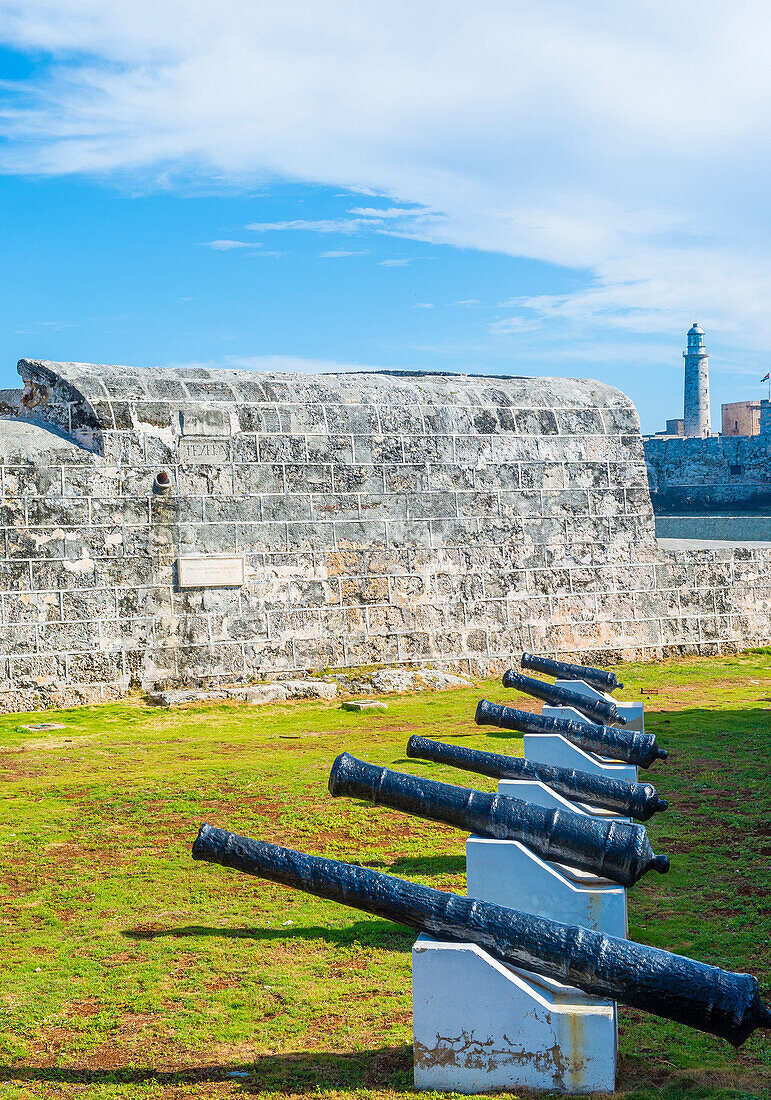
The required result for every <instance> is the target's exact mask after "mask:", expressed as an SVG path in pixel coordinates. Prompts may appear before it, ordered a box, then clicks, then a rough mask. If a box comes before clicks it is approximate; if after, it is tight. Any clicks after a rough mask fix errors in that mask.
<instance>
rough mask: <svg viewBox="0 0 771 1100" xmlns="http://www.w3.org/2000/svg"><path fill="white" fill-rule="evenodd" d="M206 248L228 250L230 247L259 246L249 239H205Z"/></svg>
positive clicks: (220, 250)
mask: <svg viewBox="0 0 771 1100" xmlns="http://www.w3.org/2000/svg"><path fill="white" fill-rule="evenodd" d="M205 244H206V247H207V248H213V249H214V251H215V252H229V251H230V250H231V249H232V248H260V247H261V246H260V245H259V244H256V243H252V244H250V243H249V241H206V242H205Z"/></svg>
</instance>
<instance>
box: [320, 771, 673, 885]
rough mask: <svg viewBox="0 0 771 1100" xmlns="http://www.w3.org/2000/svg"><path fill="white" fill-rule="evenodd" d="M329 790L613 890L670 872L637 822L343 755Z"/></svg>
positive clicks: (330, 782)
mask: <svg viewBox="0 0 771 1100" xmlns="http://www.w3.org/2000/svg"><path fill="white" fill-rule="evenodd" d="M329 793H330V794H331V795H334V796H337V795H348V796H349V797H350V798H363V799H366V801H368V802H377V803H380V804H381V805H383V806H390V807H391V808H392V809H394V810H403V811H404V812H405V813H409V814H414V815H415V816H416V817H425V818H428V819H429V820H430V821H442V822H444V824H445V825H454V826H455V827H456V828H458V829H463V830H465V831H468V832H470V833H476V834H477V835H478V836H488V837H493V838H495V839H496V840H519V841H521V842H522V843H523V844H525V845H527V847H528V848H530V849H531V850H532V851H533V852H535V853H536V855H538V856H541V858H542V859H550V860H556V861H557V862H559V863H568V864H570V865H571V866H573V867H578V868H579V869H580V870H582V871H589V872H591V873H592V874H594V875H602V876H603V877H604V878H608V879H610V880H611V881H612V882H617V883H619V885H620V886H634V884H635V883H636V882H637V880H638V879H640V878H642V876H643V875H644V874H645V873H646V871H659V872H660V873H662V874H663V873H664V872H666V871H668V870H669V860H668V859H667V857H666V856H655V855H654V854H653V850H652V848H651V846H650V843H649V842H648V834H647V833H646V831H645V829H644V828H643V826H642V825H630V824H629V823H628V822H625V821H601V820H600V819H599V818H596V817H588V816H586V817H584V816H583V815H581V814H577V813H574V812H573V810H557V809H552V810H547V809H546V808H545V807H543V806H535V805H533V804H532V803H530V802H525V801H524V799H521V798H509V797H508V796H507V795H501V794H487V793H486V792H484V791H472V790H469V789H468V787H454V786H452V785H451V784H450V783H437V782H436V780H434V779H424V778H422V777H421V776H417V775H406V774H405V773H404V772H394V771H391V769H390V768H383V767H380V766H378V765H376V764H368V763H367V762H366V761H364V760H357V759H356V757H355V756H351V755H350V754H349V753H347V752H343V753H341V754H340V756H338V758H337V760H335V762H334V764H333V765H332V770H331V772H330V773H329Z"/></svg>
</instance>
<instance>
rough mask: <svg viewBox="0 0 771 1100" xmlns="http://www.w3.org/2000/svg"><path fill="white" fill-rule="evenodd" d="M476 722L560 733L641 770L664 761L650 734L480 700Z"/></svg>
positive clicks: (664, 754)
mask: <svg viewBox="0 0 771 1100" xmlns="http://www.w3.org/2000/svg"><path fill="white" fill-rule="evenodd" d="M475 721H476V724H477V725H478V726H498V728H499V729H504V730H517V731H518V732H519V733H559V734H561V735H562V736H563V737H565V738H566V739H567V740H568V741H570V742H572V744H574V745H578V747H579V748H580V749H584V750H585V751H586V752H593V753H597V755H598V756H605V757H608V758H609V759H611V760H623V761H625V762H626V763H627V764H635V765H637V767H640V768H649V767H650V766H651V764H652V763H653V762H654V760H666V758H667V755H668V754H667V750H666V749H660V748H659V746H658V743H657V741H656V738H655V736H654V735H653V734H652V733H640V732H639V730H623V729H616V728H615V727H613V726H597V725H594V726H585V725H584V724H583V722H574V721H572V720H571V719H570V718H550V717H549V716H548V715H546V714H531V713H530V711H528V710H517V709H516V708H515V707H504V706H501V704H500V703H491V702H490V700H489V699H480V700H479V703H478V704H477V711H476V715H475Z"/></svg>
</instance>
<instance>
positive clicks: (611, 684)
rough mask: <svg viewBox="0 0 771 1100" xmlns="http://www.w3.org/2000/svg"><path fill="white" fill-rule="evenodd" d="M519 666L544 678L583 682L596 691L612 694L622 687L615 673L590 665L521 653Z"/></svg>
mask: <svg viewBox="0 0 771 1100" xmlns="http://www.w3.org/2000/svg"><path fill="white" fill-rule="evenodd" d="M520 664H521V665H522V668H529V669H530V670H531V671H532V672H542V673H543V674H544V675H545V676H554V677H555V678H556V679H558V680H583V681H584V682H585V683H587V684H591V685H592V687H595V688H597V690H598V691H607V692H613V691H617V690H619V689H620V688H623V686H624V685H623V684H622V683H621V682H620V681H619V680H617V679H616V674H615V672H606V671H605V670H604V669H602V668H592V667H591V665H574V664H571V663H570V662H569V661H552V660H550V658H549V657H538V656H536V655H535V654H534V653H523V654H522V660H521V661H520Z"/></svg>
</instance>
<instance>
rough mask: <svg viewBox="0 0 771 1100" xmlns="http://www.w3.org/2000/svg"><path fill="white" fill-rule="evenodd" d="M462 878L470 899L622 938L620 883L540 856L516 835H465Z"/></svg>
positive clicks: (623, 894)
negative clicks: (510, 837)
mask: <svg viewBox="0 0 771 1100" xmlns="http://www.w3.org/2000/svg"><path fill="white" fill-rule="evenodd" d="M466 882H467V888H466V893H467V894H468V896H469V897H470V898H481V899H482V900H483V901H490V902H493V903H494V904H495V905H505V906H507V907H508V908H509V909H521V910H522V912H523V913H533V914H534V915H535V916H537V917H548V918H549V920H558V921H562V923H563V924H580V925H582V926H583V927H584V928H591V929H592V930H593V931H595V932H604V933H605V934H606V935H608V936H618V937H620V938H621V939H626V936H627V915H626V890H625V889H624V888H623V886H618V885H617V884H616V883H615V882H611V881H610V880H609V879H605V878H599V877H598V876H597V875H592V874H590V873H589V872H588V871H580V870H579V869H578V868H577V867H568V866H566V865H565V864H562V863H552V862H550V861H548V860H544V859H541V858H540V857H539V856H537V855H536V854H535V852H532V851H531V850H530V849H529V848H527V847H526V846H525V845H524V844H520V843H519V841H517V840H493V839H491V838H488V837H481V836H471V837H469V839H468V840H467V841H466Z"/></svg>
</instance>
